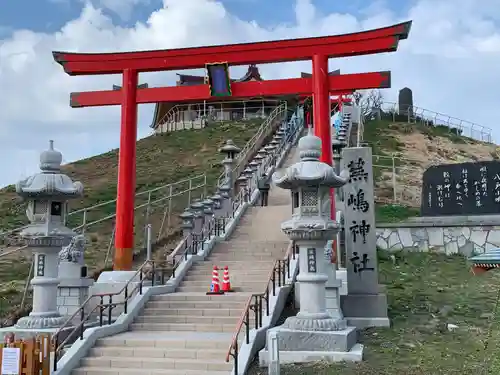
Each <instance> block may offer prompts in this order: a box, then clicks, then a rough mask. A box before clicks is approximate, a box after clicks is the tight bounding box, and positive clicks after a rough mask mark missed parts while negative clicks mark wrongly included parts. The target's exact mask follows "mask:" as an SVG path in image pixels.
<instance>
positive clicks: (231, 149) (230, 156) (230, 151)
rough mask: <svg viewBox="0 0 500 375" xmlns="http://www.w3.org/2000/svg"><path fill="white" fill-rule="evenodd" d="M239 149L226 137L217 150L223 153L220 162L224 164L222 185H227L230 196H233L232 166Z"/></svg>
mask: <svg viewBox="0 0 500 375" xmlns="http://www.w3.org/2000/svg"><path fill="white" fill-rule="evenodd" d="M240 151H241V149H240V148H239V147H237V146H236V145H235V144H234V142H233V141H232V140H231V139H228V140H227V141H226V143H225V144H224V146H222V147H221V148H220V149H219V152H221V153H223V154H224V155H225V158H224V160H222V164H223V165H224V174H225V178H224V185H225V186H226V188H227V187H229V190H228V195H229V197H230V198H232V197H233V195H234V194H233V185H234V181H233V166H234V162H235V158H236V155H238V154H239V153H240Z"/></svg>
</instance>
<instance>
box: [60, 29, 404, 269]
mask: <svg viewBox="0 0 500 375" xmlns="http://www.w3.org/2000/svg"><path fill="white" fill-rule="evenodd" d="M410 27H411V21H408V22H405V23H401V24H397V25H393V26H389V27H384V28H380V29H374V30H369V31H364V32H359V33H353V34H344V35H335V36H326V37H315V38H301V39H288V40H280V41H268V42H258V43H242V44H232V45H223V46H210V47H193V48H180V49H171V50H159V51H141V52H123V53H94V54H92V53H71V52H53V57H54V60H55V61H56V62H58V63H59V64H61V65H62V66H63V68H64V71H65V72H66V73H67V74H69V75H72V76H77V75H100V74H123V84H122V89H121V90H108V91H94V92H80V93H72V94H71V101H70V102H71V106H72V107H90V106H106V105H121V107H122V109H121V128H120V152H119V161H118V188H117V202H116V233H115V257H114V264H113V268H114V269H115V270H131V269H132V255H133V250H132V249H133V245H134V241H133V239H134V238H133V236H134V234H133V233H134V199H135V178H136V172H135V168H136V164H135V163H136V140H137V104H142V103H157V102H167V101H176V102H179V101H196V100H198V101H203V100H212V99H213V98H212V97H211V95H210V87H209V85H208V84H205V85H196V86H178V87H156V88H139V89H138V87H137V84H138V74H139V73H140V72H152V71H165V70H182V69H196V68H203V67H205V66H206V64H210V63H214V62H219V61H223V62H226V63H227V64H228V65H230V66H234V65H248V64H265V63H276V62H287V61H303V60H311V59H312V78H292V79H283V80H269V81H262V82H255V81H254V82H235V83H231V91H232V95H231V97H234V98H247V97H264V96H280V95H300V94H306V95H307V94H309V95H310V94H311V93H312V94H313V107H314V117H315V133H316V135H318V136H319V137H320V138H321V140H322V156H321V160H322V161H324V162H326V163H328V164H330V165H331V164H332V150H331V135H330V131H331V130H330V100H329V93H330V91H337V92H339V91H352V90H357V89H367V88H385V87H389V86H390V72H376V73H361V74H346V75H338V76H328V59H329V58H335V57H347V56H356V55H367V54H376V53H382V52H394V51H396V50H397V48H398V44H399V41H400V40H403V39H406V38H407V37H408V33H409V31H410ZM218 99H219V100H220V98H218Z"/></svg>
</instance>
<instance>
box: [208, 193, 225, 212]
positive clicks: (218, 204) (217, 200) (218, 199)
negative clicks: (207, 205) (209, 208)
mask: <svg viewBox="0 0 500 375" xmlns="http://www.w3.org/2000/svg"><path fill="white" fill-rule="evenodd" d="M210 199H211V200H212V201H213V202H214V206H213V209H214V215H215V217H220V216H221V208H222V196H221V195H220V194H217V193H216V194H214V195H212V196H211V197H210Z"/></svg>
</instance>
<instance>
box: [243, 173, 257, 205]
mask: <svg viewBox="0 0 500 375" xmlns="http://www.w3.org/2000/svg"><path fill="white" fill-rule="evenodd" d="M243 176H245V178H246V179H247V180H246V189H247V191H246V194H245V195H246V198H245V200H246V201H247V202H249V201H250V199H251V197H252V179H253V176H254V170H253V168H251V167H250V164H249V165H248V167H246V168H245V169H244V170H243Z"/></svg>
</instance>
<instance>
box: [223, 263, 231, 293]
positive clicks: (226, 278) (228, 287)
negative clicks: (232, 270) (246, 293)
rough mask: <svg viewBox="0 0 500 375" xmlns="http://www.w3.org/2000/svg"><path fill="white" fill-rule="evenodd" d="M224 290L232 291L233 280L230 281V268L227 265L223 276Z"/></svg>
mask: <svg viewBox="0 0 500 375" xmlns="http://www.w3.org/2000/svg"><path fill="white" fill-rule="evenodd" d="M222 291H223V292H232V289H231V281H229V268H228V267H227V266H225V267H224V276H223V277H222Z"/></svg>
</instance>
